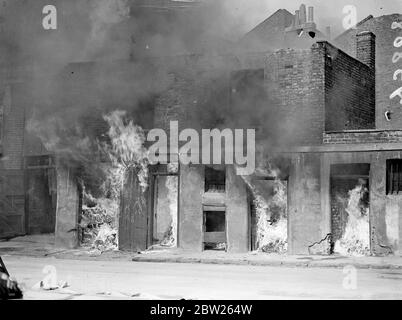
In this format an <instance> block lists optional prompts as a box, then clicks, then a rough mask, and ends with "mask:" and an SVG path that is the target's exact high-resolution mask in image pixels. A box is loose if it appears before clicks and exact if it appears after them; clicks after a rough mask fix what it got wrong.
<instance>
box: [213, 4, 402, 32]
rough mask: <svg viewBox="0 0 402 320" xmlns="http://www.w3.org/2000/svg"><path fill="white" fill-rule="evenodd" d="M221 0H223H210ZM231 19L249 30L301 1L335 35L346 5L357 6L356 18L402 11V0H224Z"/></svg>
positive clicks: (289, 9) (243, 28) (321, 28)
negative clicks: (310, 7)
mask: <svg viewBox="0 0 402 320" xmlns="http://www.w3.org/2000/svg"><path fill="white" fill-rule="evenodd" d="M211 1H220V0H211ZM221 1H224V8H225V11H226V13H227V15H228V16H229V17H230V20H232V23H233V24H232V25H233V26H234V28H236V29H238V30H241V31H242V32H247V31H249V30H251V29H252V28H253V27H254V26H256V25H257V24H259V23H260V22H262V21H263V20H265V19H266V18H268V17H269V16H270V15H271V14H273V13H274V12H275V11H277V10H278V9H287V10H288V11H289V12H291V13H292V14H293V13H294V12H295V10H297V9H298V8H299V6H300V4H302V3H304V4H305V5H306V6H313V7H314V16H315V22H316V23H317V26H318V28H319V29H320V30H321V31H325V28H326V27H327V26H331V30H332V34H333V35H334V36H336V35H338V34H340V33H342V32H343V31H344V29H343V26H342V21H343V19H344V17H345V14H343V12H342V11H343V8H344V7H345V6H347V5H353V6H355V7H356V13H357V21H360V20H362V19H364V18H365V17H367V16H368V15H370V14H372V15H373V16H375V17H376V16H381V15H386V14H392V13H402V0H336V1H333V0H304V1H298V0H221Z"/></svg>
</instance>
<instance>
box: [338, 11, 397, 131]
mask: <svg viewBox="0 0 402 320" xmlns="http://www.w3.org/2000/svg"><path fill="white" fill-rule="evenodd" d="M394 21H402V14H391V15H386V16H381V17H376V18H374V17H372V16H369V17H368V18H366V19H364V20H362V21H361V22H360V23H359V24H358V25H357V26H356V28H355V29H350V30H347V31H346V32H344V33H343V34H341V35H340V36H338V37H337V38H336V39H335V40H334V44H335V45H336V46H338V47H339V48H340V49H342V50H344V51H345V52H346V53H348V54H350V55H351V56H353V57H356V56H357V48H356V35H357V34H359V33H360V32H364V31H370V32H372V33H374V34H375V35H376V90H375V93H376V128H377V129H398V128H401V126H402V113H401V112H400V104H399V99H398V98H395V99H394V100H390V98H389V97H390V95H391V94H392V93H393V92H394V91H395V90H396V89H398V88H399V87H400V86H401V85H400V83H398V82H397V81H394V80H393V74H394V72H395V71H396V70H397V69H398V66H400V63H399V62H398V63H392V57H393V55H394V53H395V52H398V51H400V50H398V49H397V48H395V47H394V40H395V39H396V37H398V36H400V29H399V28H396V29H391V24H392V22H394ZM386 111H390V112H391V120H390V121H387V119H386V118H385V116H384V113H385V112H386Z"/></svg>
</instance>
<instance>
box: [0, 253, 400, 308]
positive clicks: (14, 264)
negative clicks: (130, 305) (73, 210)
mask: <svg viewBox="0 0 402 320" xmlns="http://www.w3.org/2000/svg"><path fill="white" fill-rule="evenodd" d="M3 259H4V262H5V264H6V265H7V268H8V269H9V272H10V274H11V276H12V277H13V278H15V279H16V280H17V281H18V283H20V284H21V286H22V289H23V293H24V299H28V300H30V299H39V300H155V301H156V300H161V299H163V300H180V299H187V300H189V299H191V300H200V299H202V300H220V299H222V300H227V299H230V300H250V299H253V300H254V299H255V300H267V299H270V300H276V299H286V300H293V299H298V300H300V299H301V300H303V299H314V300H319V299H398V300H402V270H384V269H353V268H352V269H347V270H346V272H345V270H343V269H337V268H319V267H317V268H289V267H281V268H278V267H271V266H253V265H221V264H202V263H199V264H189V263H152V262H147V263H143V262H133V261H120V260H119V261H91V260H73V259H61V258H55V257H23V256H12V255H6V256H3ZM49 270H51V272H50V273H49ZM49 276H52V277H55V278H56V279H57V281H62V282H67V283H68V286H67V287H66V288H63V289H56V290H50V291H48V290H43V289H40V288H39V287H38V286H37V283H38V282H39V281H41V280H44V279H45V278H47V277H49ZM155 303H157V302H155Z"/></svg>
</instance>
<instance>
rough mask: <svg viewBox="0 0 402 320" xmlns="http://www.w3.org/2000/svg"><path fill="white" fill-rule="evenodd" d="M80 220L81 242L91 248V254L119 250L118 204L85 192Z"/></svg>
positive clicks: (96, 254)
mask: <svg viewBox="0 0 402 320" xmlns="http://www.w3.org/2000/svg"><path fill="white" fill-rule="evenodd" d="M83 200H84V204H83V206H82V214H81V221H80V229H81V230H82V232H81V244H82V246H83V247H87V248H90V252H89V254H90V255H91V256H98V255H100V254H102V253H103V252H105V251H111V250H117V247H118V246H117V215H118V204H117V203H116V201H114V200H111V199H106V198H100V199H95V198H94V197H92V196H91V195H90V194H88V193H85V194H84V199H83Z"/></svg>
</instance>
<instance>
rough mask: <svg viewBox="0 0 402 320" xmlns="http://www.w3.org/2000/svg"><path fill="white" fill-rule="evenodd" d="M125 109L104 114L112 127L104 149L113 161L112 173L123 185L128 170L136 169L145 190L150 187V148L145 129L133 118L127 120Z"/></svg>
mask: <svg viewBox="0 0 402 320" xmlns="http://www.w3.org/2000/svg"><path fill="white" fill-rule="evenodd" d="M125 116H126V112H125V111H114V112H112V113H110V114H108V115H105V116H104V119H105V121H106V122H107V123H108V124H109V126H110V129H109V131H108V136H109V138H110V145H106V146H104V150H105V151H106V153H107V154H108V156H109V158H110V160H111V161H112V165H113V169H112V170H111V172H110V173H111V174H113V175H114V178H113V179H114V180H116V179H117V180H118V181H119V183H120V185H121V187H122V186H123V184H124V177H125V175H126V172H127V170H129V169H135V172H136V174H137V176H138V179H139V182H140V186H141V188H142V190H143V191H145V190H146V189H147V187H148V163H149V162H148V150H147V149H146V148H145V146H144V143H145V140H146V139H145V133H144V130H143V129H142V128H141V127H140V126H137V125H135V124H134V122H133V121H132V120H130V121H128V122H127V121H125Z"/></svg>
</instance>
